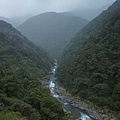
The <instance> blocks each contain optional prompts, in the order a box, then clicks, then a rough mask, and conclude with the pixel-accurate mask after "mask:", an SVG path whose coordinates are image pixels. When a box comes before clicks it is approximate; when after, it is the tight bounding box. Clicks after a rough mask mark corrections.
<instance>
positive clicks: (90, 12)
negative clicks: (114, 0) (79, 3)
mask: <svg viewBox="0 0 120 120" xmlns="http://www.w3.org/2000/svg"><path fill="white" fill-rule="evenodd" d="M110 5H111V3H110V4H107V5H104V6H103V7H102V8H99V9H95V8H94V9H79V10H73V11H71V12H70V13H71V14H73V15H76V16H78V17H82V18H84V19H87V20H92V19H94V18H95V17H97V16H98V15H99V14H101V13H102V12H103V11H104V10H107V8H108V7H109V6H110Z"/></svg>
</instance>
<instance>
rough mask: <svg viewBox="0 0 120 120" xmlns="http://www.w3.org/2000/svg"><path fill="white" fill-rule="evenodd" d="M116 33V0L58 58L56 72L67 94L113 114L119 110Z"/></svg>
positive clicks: (119, 26)
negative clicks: (85, 100) (111, 111)
mask: <svg viewBox="0 0 120 120" xmlns="http://www.w3.org/2000/svg"><path fill="white" fill-rule="evenodd" d="M119 31H120V1H119V0H117V1H116V2H115V3H113V5H112V6H110V7H109V8H108V10H106V11H104V12H102V13H101V14H100V15H99V16H98V17H96V18H95V19H93V20H92V21H91V22H90V23H88V24H87V25H86V26H85V27H84V28H83V29H82V30H81V31H80V32H79V33H78V34H77V35H76V36H75V37H74V38H73V40H72V41H71V43H70V44H69V45H68V46H67V49H65V51H64V52H63V54H62V56H61V60H60V64H59V67H58V71H57V78H58V81H59V82H60V83H61V84H62V85H63V86H64V87H65V88H66V90H67V91H69V92H70V93H72V94H75V95H78V96H79V97H80V98H82V99H87V100H89V101H91V102H92V103H93V104H96V105H97V106H100V107H101V108H102V109H104V110H106V107H107V108H109V109H111V110H113V111H114V112H115V113H117V114H119V110H120V104H119V101H120V97H119V96H120V94H119V92H118V91H120V89H119V85H120V79H119V77H120V74H119V70H120V62H119V61H120V48H119V45H120V41H119V39H120V34H119ZM68 83H69V84H68ZM107 114H109V113H107Z"/></svg>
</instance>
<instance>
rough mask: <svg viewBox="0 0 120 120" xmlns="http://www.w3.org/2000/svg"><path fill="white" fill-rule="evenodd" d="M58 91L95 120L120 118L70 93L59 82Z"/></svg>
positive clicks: (65, 99) (62, 96)
mask: <svg viewBox="0 0 120 120" xmlns="http://www.w3.org/2000/svg"><path fill="white" fill-rule="evenodd" d="M56 91H57V92H58V94H59V95H60V97H61V98H62V99H63V100H64V101H66V102H68V103H71V104H73V105H74V106H75V107H77V108H79V109H81V110H82V111H83V112H85V113H86V114H88V115H89V116H90V117H91V118H92V119H93V120H118V119H117V118H116V117H114V115H113V114H112V113H111V112H110V113H109V111H106V112H105V111H104V110H101V109H99V108H98V107H97V106H95V105H93V104H92V103H90V102H89V101H83V100H81V99H80V98H79V97H75V96H72V95H71V94H70V93H68V92H66V90H65V89H64V88H63V87H61V86H60V85H59V84H58V82H56ZM106 114H107V115H106Z"/></svg>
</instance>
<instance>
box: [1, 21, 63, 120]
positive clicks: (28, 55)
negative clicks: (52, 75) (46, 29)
mask: <svg viewBox="0 0 120 120" xmlns="http://www.w3.org/2000/svg"><path fill="white" fill-rule="evenodd" d="M50 61H51V60H50V59H49V57H48V55H47V54H46V52H45V51H43V50H42V49H41V48H40V47H38V46H36V45H34V44H33V43H32V42H30V41H29V40H27V38H26V37H24V36H23V35H22V34H21V33H20V32H19V31H17V30H16V29H15V28H13V27H12V25H10V24H8V23H6V22H4V21H2V20H0V120H10V119H11V120H62V119H64V118H63V117H64V112H63V109H62V106H61V104H60V103H59V102H58V101H57V100H56V99H55V98H53V97H52V96H51V95H50V92H49V90H48V89H47V88H43V87H42V85H41V80H42V79H43V77H45V76H46V74H47V73H48V71H49V70H50Z"/></svg>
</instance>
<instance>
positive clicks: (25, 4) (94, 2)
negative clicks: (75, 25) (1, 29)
mask: <svg viewBox="0 0 120 120" xmlns="http://www.w3.org/2000/svg"><path fill="white" fill-rule="evenodd" d="M114 1H116V0H0V16H4V17H15V16H17V17H18V16H24V15H26V14H40V13H43V12H48V11H56V12H63V11H71V10H74V9H78V8H79V9H86V8H101V7H102V6H104V5H106V4H110V3H113V2H114Z"/></svg>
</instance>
